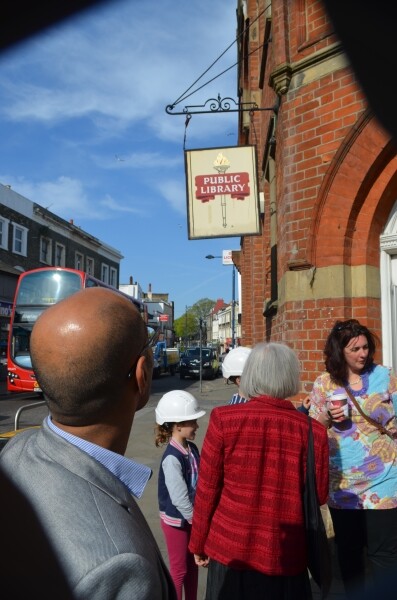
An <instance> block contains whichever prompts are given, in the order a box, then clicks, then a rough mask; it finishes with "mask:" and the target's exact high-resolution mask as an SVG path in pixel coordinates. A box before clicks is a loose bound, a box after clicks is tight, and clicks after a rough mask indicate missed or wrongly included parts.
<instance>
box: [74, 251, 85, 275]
mask: <svg viewBox="0 0 397 600" xmlns="http://www.w3.org/2000/svg"><path fill="white" fill-rule="evenodd" d="M74 268H75V269H77V270H78V271H83V270H84V256H83V255H82V254H80V252H76V253H75V255H74Z"/></svg>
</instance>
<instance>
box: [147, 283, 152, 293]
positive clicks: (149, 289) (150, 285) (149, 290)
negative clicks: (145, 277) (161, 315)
mask: <svg viewBox="0 0 397 600" xmlns="http://www.w3.org/2000/svg"><path fill="white" fill-rule="evenodd" d="M151 291H152V284H151V283H149V288H148V292H151Z"/></svg>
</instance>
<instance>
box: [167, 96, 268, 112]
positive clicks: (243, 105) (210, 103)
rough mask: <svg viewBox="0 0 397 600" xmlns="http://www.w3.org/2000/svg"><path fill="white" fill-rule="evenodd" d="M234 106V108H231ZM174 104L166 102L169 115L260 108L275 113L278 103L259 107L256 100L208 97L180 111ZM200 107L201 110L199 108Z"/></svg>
mask: <svg viewBox="0 0 397 600" xmlns="http://www.w3.org/2000/svg"><path fill="white" fill-rule="evenodd" d="M233 107H236V108H233ZM174 108H175V104H168V106H166V107H165V112H166V113H167V114H169V115H192V114H194V115H200V114H210V113H222V112H257V111H262V110H272V111H273V112H275V113H277V110H278V103H277V104H275V105H274V106H270V107H268V108H260V107H259V106H258V105H257V103H256V102H236V100H234V99H233V98H221V96H220V94H218V98H209V99H208V100H206V101H205V103H204V104H192V105H190V106H185V107H184V109H183V110H182V112H174ZM200 109H202V110H200Z"/></svg>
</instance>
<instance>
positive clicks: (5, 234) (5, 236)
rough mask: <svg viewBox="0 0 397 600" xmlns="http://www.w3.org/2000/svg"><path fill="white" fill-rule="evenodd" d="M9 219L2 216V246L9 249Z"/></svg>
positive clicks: (0, 240)
mask: <svg viewBox="0 0 397 600" xmlns="http://www.w3.org/2000/svg"><path fill="white" fill-rule="evenodd" d="M9 222H10V221H9V219H5V218H4V217H0V248H3V250H8V224H9Z"/></svg>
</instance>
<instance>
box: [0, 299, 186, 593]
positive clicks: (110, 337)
mask: <svg viewBox="0 0 397 600" xmlns="http://www.w3.org/2000/svg"><path fill="white" fill-rule="evenodd" d="M30 349H31V355H32V363H33V368H34V371H35V373H36V376H37V379H38V381H39V384H40V386H41V389H42V390H43V393H44V397H45V399H46V401H47V403H48V407H49V412H50V416H49V417H48V418H46V419H45V420H44V422H43V426H42V427H41V428H40V429H32V430H30V431H27V432H24V433H21V434H19V435H18V436H16V437H15V438H14V439H13V440H11V441H10V442H9V443H8V444H7V446H6V447H5V449H4V450H3V452H2V453H1V455H0V464H1V466H2V468H3V469H4V471H5V472H6V473H7V475H8V476H9V477H10V479H11V481H12V482H13V483H14V484H15V485H16V486H17V487H18V488H19V489H20V490H21V491H23V492H24V493H26V495H27V497H28V499H29V500H30V502H31V504H32V505H33V507H34V509H35V510H36V512H37V515H38V517H39V519H40V522H41V524H42V526H43V528H44V529H45V532H46V534H47V535H48V537H49V540H50V542H52V544H53V547H54V549H55V551H56V554H57V557H58V558H59V560H60V561H61V565H62V567H63V569H64V572H65V575H66V578H67V580H68V582H69V584H70V586H71V588H72V591H73V593H74V598H76V599H93V600H94V599H95V600H112V599H117V600H124V599H125V600H127V599H128V600H171V599H172V600H174V598H175V597H176V596H175V590H174V587H173V583H172V581H171V578H170V576H169V573H168V570H167V568H166V566H165V564H164V562H163V560H162V557H161V554H160V551H159V548H158V546H157V544H156V542H155V540H154V537H153V535H152V533H151V531H150V529H149V527H148V524H147V522H146V521H145V518H144V516H143V515H142V513H141V511H140V509H139V508H138V506H137V504H136V502H135V500H134V499H133V496H136V497H138V498H139V497H140V496H141V495H142V493H143V490H144V487H145V485H146V483H147V481H148V479H149V477H150V476H151V470H150V469H149V468H148V467H145V466H143V465H140V464H138V463H135V462H134V461H132V460H130V459H127V458H125V457H124V453H125V450H126V447H127V442H128V438H129V435H130V430H131V426H132V422H133V419H134V415H135V412H136V411H137V410H139V409H140V408H142V407H143V406H145V404H146V403H147V401H148V398H149V393H150V384H151V378H152V368H153V364H152V353H151V352H150V350H149V348H148V337H147V330H146V326H145V324H144V322H143V320H142V317H141V316H140V314H139V312H138V311H137V309H136V308H135V307H134V306H133V304H131V303H130V302H129V301H128V300H127V299H125V298H124V297H123V296H121V295H119V294H117V293H115V292H113V291H111V290H107V289H103V288H91V289H87V290H83V291H80V292H77V293H76V294H73V295H72V296H70V297H69V298H67V299H66V300H63V301H62V302H59V303H58V304H56V305H54V306H52V307H51V308H48V309H47V310H46V311H45V312H44V313H42V315H41V316H40V317H39V318H38V320H37V322H36V323H35V325H34V327H33V331H32V335H31V340H30ZM21 544H23V540H22V539H21ZM21 569H22V570H23V565H21ZM16 585H18V583H17V582H16Z"/></svg>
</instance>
